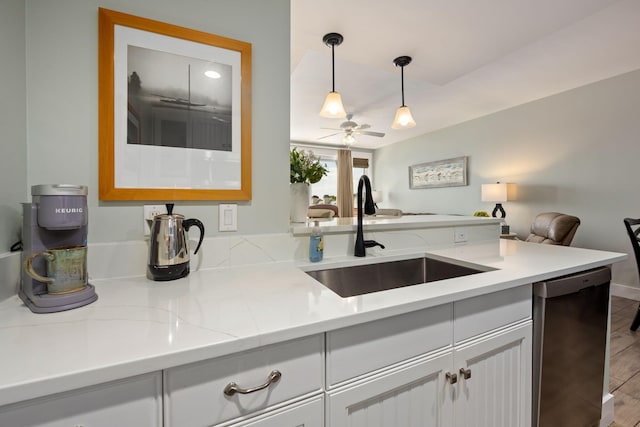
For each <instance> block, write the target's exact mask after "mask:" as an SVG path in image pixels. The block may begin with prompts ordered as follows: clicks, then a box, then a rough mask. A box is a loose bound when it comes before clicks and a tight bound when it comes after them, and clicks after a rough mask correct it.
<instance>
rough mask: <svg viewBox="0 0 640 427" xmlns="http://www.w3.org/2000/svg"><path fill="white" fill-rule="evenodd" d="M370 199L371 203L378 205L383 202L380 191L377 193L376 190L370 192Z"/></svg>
mask: <svg viewBox="0 0 640 427" xmlns="http://www.w3.org/2000/svg"><path fill="white" fill-rule="evenodd" d="M371 197H373V203H380V202H382V201H383V200H384V199H383V197H382V191H378V190H374V191H372V192H371Z"/></svg>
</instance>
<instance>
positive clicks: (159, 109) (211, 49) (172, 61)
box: [99, 9, 251, 200]
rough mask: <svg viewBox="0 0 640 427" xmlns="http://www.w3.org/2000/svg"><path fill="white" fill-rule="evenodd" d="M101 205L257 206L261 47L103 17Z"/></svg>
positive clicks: (139, 21)
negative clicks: (255, 131)
mask: <svg viewBox="0 0 640 427" xmlns="http://www.w3.org/2000/svg"><path fill="white" fill-rule="evenodd" d="M99 58H100V110H101V111H100V199H101V200H249V199H251V97H250V93H251V44H249V43H245V42H241V41H237V40H232V39H227V38H224V37H220V36H217V35H213V34H208V33H203V32H200V31H196V30H190V29H188V28H183V27H177V26H174V25H171V24H166V23H162V22H157V21H152V20H149V19H146V18H141V17H136V16H132V15H126V14H123V13H120V12H115V11H110V10H106V9H100V52H99Z"/></svg>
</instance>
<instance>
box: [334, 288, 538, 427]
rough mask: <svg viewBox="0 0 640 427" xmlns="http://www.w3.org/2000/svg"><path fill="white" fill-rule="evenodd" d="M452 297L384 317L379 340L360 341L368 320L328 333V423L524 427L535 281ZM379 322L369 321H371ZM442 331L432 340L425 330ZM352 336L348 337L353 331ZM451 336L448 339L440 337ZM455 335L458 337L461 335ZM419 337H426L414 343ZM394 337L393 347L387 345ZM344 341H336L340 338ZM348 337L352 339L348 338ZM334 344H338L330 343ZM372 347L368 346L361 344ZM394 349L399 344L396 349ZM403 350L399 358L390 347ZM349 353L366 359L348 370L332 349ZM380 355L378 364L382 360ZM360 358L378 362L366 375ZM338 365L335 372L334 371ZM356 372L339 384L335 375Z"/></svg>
mask: <svg viewBox="0 0 640 427" xmlns="http://www.w3.org/2000/svg"><path fill="white" fill-rule="evenodd" d="M457 305H458V303H457V302H456V303H454V304H453V307H452V308H453V310H452V311H453V318H451V315H450V314H448V313H451V305H444V306H439V307H434V308H430V309H425V310H422V311H419V312H415V313H411V314H410V316H411V317H409V318H407V317H406V316H408V315H402V316H397V317H395V318H391V319H384V320H383V321H379V322H389V323H390V325H386V326H384V327H382V325H378V328H379V329H378V330H380V331H382V333H381V336H379V337H375V339H373V342H377V343H378V348H376V346H370V345H367V344H366V343H364V342H363V339H362V334H363V333H364V334H365V336H367V335H368V334H366V332H367V331H366V329H364V330H363V328H365V327H366V325H359V326H356V327H353V328H345V329H342V330H340V331H336V332H335V333H338V334H340V335H341V337H340V339H339V340H337V339H333V337H332V336H331V335H332V334H333V333H334V332H328V333H327V343H328V344H327V350H328V351H327V378H328V382H329V384H328V392H327V397H326V399H327V405H326V410H327V412H326V419H327V426H330V427H347V426H351V427H359V426H367V427H377V426H380V427H383V426H403V427H405V426H406V427H423V426H429V427H431V426H436V427H453V426H455V427H472V426H477V427H485V426H486V427H527V426H529V424H530V419H531V404H530V400H531V392H530V387H531V320H530V319H531V287H530V286H522V287H519V288H514V289H510V290H506V291H501V292H496V293H493V294H488V295H483V296H480V297H476V298H471V299H468V300H463V301H461V303H460V305H459V306H457ZM416 316H418V318H422V319H423V320H424V323H423V324H422V325H414V324H412V323H410V325H411V327H410V328H409V330H408V331H404V335H405V338H406V339H407V341H406V342H404V343H402V342H398V341H397V336H393V337H389V338H387V337H386V336H385V332H386V331H393V330H394V326H393V325H394V324H395V323H396V322H399V323H403V321H405V320H407V319H413V320H415V319H416ZM375 323H377V322H374V323H372V324H367V325H374V324H375ZM424 331H432V332H437V333H436V334H435V335H434V336H433V338H434V340H433V342H430V341H428V338H426V337H424V336H422V335H423V334H422V333H423V332H424ZM350 334H351V335H352V337H351V340H350V339H349V335H350ZM443 336H447V337H448V342H446V343H443V342H442V337H443ZM456 338H457V339H456ZM416 339H423V340H427V342H420V343H416V342H415V340H416ZM391 341H393V342H394V344H395V345H396V347H389V346H388V343H389V342H391ZM338 342H340V343H342V345H341V347H340V348H336V347H337V344H336V343H338ZM349 342H351V343H353V344H349ZM331 343H333V344H331ZM405 345H406V348H411V349H413V350H415V349H416V348H420V347H422V348H426V349H427V350H426V352H425V354H423V355H420V356H415V357H409V358H405V359H404V360H403V359H402V356H403V355H409V354H411V353H412V352H413V351H412V352H409V353H407V351H406V348H405ZM362 349H367V350H368V351H367V352H364V351H362ZM396 350H397V351H396ZM393 353H397V354H399V355H400V357H399V358H398V359H396V363H395V364H392V365H387V366H385V367H379V365H382V364H384V363H386V362H388V360H389V359H388V356H389V354H393ZM345 354H350V355H351V356H353V357H355V356H358V357H360V358H363V357H366V358H368V359H373V360H367V361H366V362H365V363H364V364H360V366H358V363H357V361H358V360H360V359H356V362H355V363H352V364H351V365H353V367H351V368H349V370H351V371H352V372H351V374H350V373H349V372H345V370H344V369H336V368H335V366H334V365H335V364H336V363H337V362H336V360H334V355H345ZM378 362H379V363H378ZM362 365H364V366H375V367H376V369H375V370H372V371H371V372H369V373H368V374H362V372H361V371H362ZM334 369H335V370H336V371H337V372H340V375H334V374H333V373H332V371H333V370H334ZM343 378H352V379H351V380H347V381H343V382H341V383H339V384H337V385H331V383H330V382H331V380H332V379H334V380H335V379H343Z"/></svg>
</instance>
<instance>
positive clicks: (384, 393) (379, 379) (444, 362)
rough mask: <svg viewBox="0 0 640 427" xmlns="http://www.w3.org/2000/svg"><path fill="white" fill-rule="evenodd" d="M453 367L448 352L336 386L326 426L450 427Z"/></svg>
mask: <svg viewBox="0 0 640 427" xmlns="http://www.w3.org/2000/svg"><path fill="white" fill-rule="evenodd" d="M450 367H451V352H450V351H448V352H446V353H444V354H441V355H440V356H437V357H432V358H423V359H421V360H417V361H414V362H410V363H407V364H406V365H402V366H400V367H397V368H394V369H390V370H389V371H388V372H384V373H380V374H377V375H373V376H371V377H370V378H369V379H367V380H363V381H359V382H356V383H354V384H352V385H349V386H345V387H343V388H340V389H336V390H335V391H332V392H330V393H328V395H327V405H326V407H327V416H326V418H327V426H329V427H347V426H349V427H361V426H362V427H364V426H366V427H389V426H402V427H426V426H429V427H440V426H450V425H451V416H452V409H451V408H452V407H451V405H452V398H451V395H450V393H451V391H452V388H451V387H452V386H451V385H449V384H448V383H446V382H445V374H446V373H447V372H448V370H449V368H450Z"/></svg>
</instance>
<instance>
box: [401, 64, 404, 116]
mask: <svg viewBox="0 0 640 427" xmlns="http://www.w3.org/2000/svg"><path fill="white" fill-rule="evenodd" d="M400 82H401V83H400V85H401V88H402V106H403V107H404V106H405V105H404V66H403V67H400Z"/></svg>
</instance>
